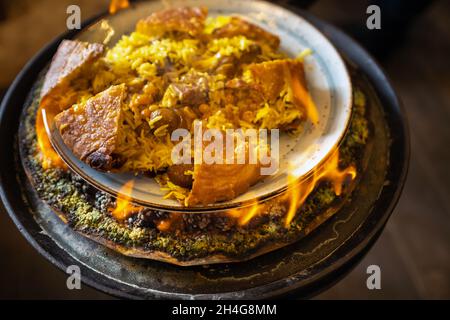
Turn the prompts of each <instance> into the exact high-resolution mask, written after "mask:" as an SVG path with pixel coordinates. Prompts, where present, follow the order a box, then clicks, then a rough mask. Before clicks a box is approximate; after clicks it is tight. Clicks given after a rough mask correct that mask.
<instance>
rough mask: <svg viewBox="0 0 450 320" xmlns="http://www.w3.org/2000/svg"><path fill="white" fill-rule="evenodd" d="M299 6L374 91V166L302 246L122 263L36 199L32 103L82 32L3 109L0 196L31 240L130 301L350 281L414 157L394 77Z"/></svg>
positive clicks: (247, 294) (14, 90)
mask: <svg viewBox="0 0 450 320" xmlns="http://www.w3.org/2000/svg"><path fill="white" fill-rule="evenodd" d="M292 10H294V11H295V12H297V13H298V14H300V15H302V16H303V17H304V18H306V19H308V20H309V21H310V22H311V23H312V24H314V25H315V26H316V27H317V28H319V29H320V30H321V31H322V32H323V33H324V34H325V35H326V36H327V37H328V38H329V39H330V40H331V41H332V42H333V44H334V45H335V46H336V48H337V49H338V50H340V53H341V54H342V55H343V56H344V57H345V58H346V60H347V62H348V64H349V66H350V68H351V69H352V70H353V72H354V73H356V74H357V75H358V76H357V78H358V79H359V80H358V83H359V85H361V86H363V87H365V89H366V91H368V92H369V97H368V100H369V101H370V107H369V113H370V118H371V121H372V123H373V134H374V135H375V137H376V139H373V140H374V145H373V152H372V155H371V157H370V160H369V166H368V168H369V169H368V170H367V171H366V172H365V173H364V174H363V176H362V177H361V180H360V183H359V186H358V187H357V188H356V190H355V191H354V192H353V194H352V197H351V198H352V199H351V201H349V202H348V203H346V204H345V205H344V207H343V208H342V209H341V210H340V211H339V212H338V213H337V214H336V215H335V216H334V217H332V218H331V219H330V220H329V221H327V222H326V223H324V224H323V225H322V226H320V227H319V228H317V229H316V230H315V231H314V232H312V233H311V234H310V235H308V236H307V237H306V238H304V239H303V240H301V241H299V242H297V243H295V244H293V245H290V246H287V247H285V248H282V249H280V250H277V251H275V252H272V253H268V254H266V255H263V256H260V257H258V258H255V259H253V260H251V261H248V262H241V263H236V264H223V265H214V266H203V267H177V266H173V265H169V264H165V263H162V262H157V261H148V260H142V259H136V258H129V257H125V256H122V255H120V254H118V253H115V252H113V251H111V250H109V249H107V248H105V247H103V246H101V245H99V244H97V243H95V242H93V241H90V240H88V239H85V238H84V237H82V236H81V235H79V234H77V233H76V232H73V231H72V230H71V229H70V228H69V227H68V226H67V225H65V224H64V223H63V222H62V221H60V220H59V218H58V217H57V216H56V215H55V214H54V212H53V211H52V210H51V209H50V207H49V206H47V205H46V204H45V203H43V202H42V201H41V200H40V199H39V198H38V196H37V194H36V191H35V190H34V189H33V187H32V186H31V185H30V183H29V181H28V180H27V178H26V176H25V174H24V172H23V168H22V167H21V165H20V160H19V155H18V138H17V134H18V130H19V123H20V116H21V113H22V111H23V108H24V107H25V106H26V105H27V101H26V97H27V95H28V94H29V92H30V90H31V87H32V85H33V83H34V81H35V80H36V79H37V77H38V74H39V72H41V70H43V69H44V68H45V66H46V65H47V64H48V62H49V61H50V59H51V57H52V55H53V54H54V52H55V51H56V48H57V46H58V44H59V42H60V41H61V39H63V38H71V37H73V36H74V35H75V33H74V32H70V33H67V34H64V35H62V36H61V37H59V38H58V39H56V40H55V41H53V42H52V43H50V44H49V45H48V46H46V47H45V48H44V49H43V50H42V51H41V52H39V53H38V54H37V55H36V56H35V57H34V58H33V59H32V60H30V62H29V63H28V64H27V65H26V66H25V68H24V69H23V70H22V71H21V73H20V74H19V75H18V76H17V78H16V79H15V81H14V83H13V84H12V85H11V87H10V89H9V90H8V92H7V94H6V95H5V98H4V100H3V102H2V105H1V113H0V134H1V137H2V139H1V140H0V150H1V152H2V157H1V159H0V161H1V166H2V168H3V169H2V170H1V172H0V196H1V199H2V202H3V204H4V207H5V209H6V211H7V212H8V214H9V215H10V217H11V218H12V220H13V221H14V223H15V224H16V225H17V227H18V229H19V230H20V232H21V233H22V234H23V235H24V236H25V238H26V239H27V240H28V241H29V242H30V243H31V244H32V245H33V247H34V248H36V250H38V251H39V252H40V253H41V254H42V255H43V256H44V257H46V258H47V259H48V260H49V261H50V262H52V263H53V264H55V265H56V266H57V267H58V268H60V269H62V270H66V268H67V266H69V265H74V264H76V265H79V266H80V268H81V274H82V281H83V282H84V283H86V284H88V285H91V286H93V287H95V288H97V289H99V290H102V291H104V292H106V293H109V294H112V295H115V296H119V297H124V298H181V299H193V298H194V299H195V298H231V299H243V298H250V299H251V298H254V299H261V298H273V297H281V296H287V295H291V296H294V295H295V297H309V296H312V295H314V294H316V293H318V292H320V291H321V290H323V289H325V288H326V287H328V286H330V285H331V284H333V283H334V282H336V281H337V280H339V279H340V278H341V277H342V276H343V275H345V274H346V273H347V272H348V271H349V270H350V269H351V268H352V267H354V266H355V265H356V263H357V262H358V261H359V260H360V259H361V258H362V256H363V255H364V254H365V253H366V252H367V251H368V250H369V248H370V247H371V246H372V244H373V243H374V242H375V240H376V238H377V237H378V235H379V234H380V233H381V231H382V229H383V227H384V225H385V224H386V221H387V220H388V218H389V216H390V214H391V213H392V210H393V209H394V206H395V204H396V203H397V200H398V198H399V196H400V192H401V189H402V187H403V184H404V181H405V178H406V174H407V167H408V160H409V137H408V129H407V123H406V118H405V115H404V113H403V111H402V108H401V105H400V102H399V99H398V97H397V96H396V94H395V92H394V90H393V89H392V87H391V85H390V83H389V81H388V80H387V78H386V76H385V75H384V73H383V72H382V70H381V69H380V67H379V66H378V65H377V64H376V63H375V62H374V60H373V59H372V58H371V57H370V56H369V55H368V54H367V52H365V51H364V50H363V49H362V48H361V47H360V46H359V45H358V44H356V43H355V42H354V41H353V40H352V39H350V38H349V37H348V36H346V35H345V34H344V33H342V32H341V31H339V30H338V29H336V28H335V27H333V26H331V25H329V24H327V23H325V22H323V21H321V20H319V19H317V18H315V17H313V16H311V15H310V14H308V13H307V12H303V11H299V10H296V9H292ZM92 21H95V19H92V20H91V21H90V22H92ZM90 22H87V23H86V24H85V26H86V25H88V24H89V23H90Z"/></svg>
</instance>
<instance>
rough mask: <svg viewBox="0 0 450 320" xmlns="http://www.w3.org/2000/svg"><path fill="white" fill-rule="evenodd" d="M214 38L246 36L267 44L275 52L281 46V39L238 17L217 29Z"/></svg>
mask: <svg viewBox="0 0 450 320" xmlns="http://www.w3.org/2000/svg"><path fill="white" fill-rule="evenodd" d="M212 36H213V37H215V38H231V37H235V36H245V37H247V38H249V39H251V40H254V41H257V42H261V43H265V44H267V45H269V46H270V47H271V48H272V49H275V50H276V49H278V47H279V46H280V38H279V37H277V36H276V35H274V34H272V33H270V32H268V31H266V30H264V29H263V28H260V27H258V26H257V25H254V24H252V23H250V22H248V21H245V20H242V19H240V18H238V17H232V18H231V20H230V22H229V23H227V24H225V25H224V26H222V27H220V28H217V29H215V30H214V31H213V33H212Z"/></svg>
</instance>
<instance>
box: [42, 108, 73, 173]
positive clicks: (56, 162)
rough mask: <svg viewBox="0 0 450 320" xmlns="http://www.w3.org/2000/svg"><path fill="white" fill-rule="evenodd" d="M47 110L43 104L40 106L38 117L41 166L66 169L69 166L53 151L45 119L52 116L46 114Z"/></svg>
mask: <svg viewBox="0 0 450 320" xmlns="http://www.w3.org/2000/svg"><path fill="white" fill-rule="evenodd" d="M45 112H46V109H45V108H43V103H41V105H40V106H39V109H38V111H37V115H36V137H37V144H38V149H39V153H40V158H41V164H42V167H43V168H44V169H48V168H61V169H66V168H67V166H66V164H65V163H64V161H63V160H62V159H61V157H60V156H59V155H58V154H57V153H56V151H55V150H54V149H53V147H52V145H51V143H50V140H49V138H48V136H47V130H46V128H45V120H44V119H45V118H46V117H47V119H48V117H50V116H52V115H50V114H46V113H45Z"/></svg>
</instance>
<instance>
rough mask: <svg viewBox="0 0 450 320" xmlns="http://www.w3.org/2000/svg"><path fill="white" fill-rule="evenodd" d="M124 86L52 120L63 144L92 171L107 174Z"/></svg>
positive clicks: (109, 167)
mask: <svg viewBox="0 0 450 320" xmlns="http://www.w3.org/2000/svg"><path fill="white" fill-rule="evenodd" d="M124 96H125V85H124V84H122V85H118V86H112V87H110V88H109V89H107V90H105V91H103V92H101V93H99V94H97V95H96V96H94V97H92V98H90V99H89V100H88V101H86V103H85V104H82V105H74V106H72V107H71V108H70V109H67V110H66V111H63V112H62V113H60V114H58V115H57V116H56V117H55V124H56V126H57V128H58V129H59V131H60V133H61V136H62V138H63V140H64V143H65V144H66V145H67V146H68V147H69V148H70V149H71V150H72V152H73V153H74V154H75V156H76V157H78V158H79V159H80V160H82V161H84V162H86V163H87V164H89V165H90V166H91V167H93V168H95V169H101V170H109V169H111V166H112V164H113V158H112V155H113V153H114V151H115V148H116V143H117V135H118V131H119V121H120V115H121V108H122V102H123V99H124Z"/></svg>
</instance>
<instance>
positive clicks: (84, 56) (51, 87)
mask: <svg viewBox="0 0 450 320" xmlns="http://www.w3.org/2000/svg"><path fill="white" fill-rule="evenodd" d="M103 50H104V46H103V45H101V44H98V43H87V42H81V41H77V40H63V41H62V42H61V44H60V45H59V47H58V50H57V51H56V54H55V55H54V56H53V59H52V62H51V64H50V68H49V70H48V71H47V74H46V75H45V80H44V84H43V86H42V90H41V98H42V99H46V98H48V97H51V96H52V95H54V94H55V93H56V91H58V89H62V88H64V87H65V86H67V85H69V82H70V80H72V79H74V78H75V77H76V76H77V75H78V73H79V72H80V71H81V69H82V67H84V66H85V65H87V64H90V63H93V62H94V61H95V60H96V59H97V58H99V57H100V56H101V55H102V53H103ZM65 107H67V105H61V106H60V109H61V110H62V109H64V108H65Z"/></svg>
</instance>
